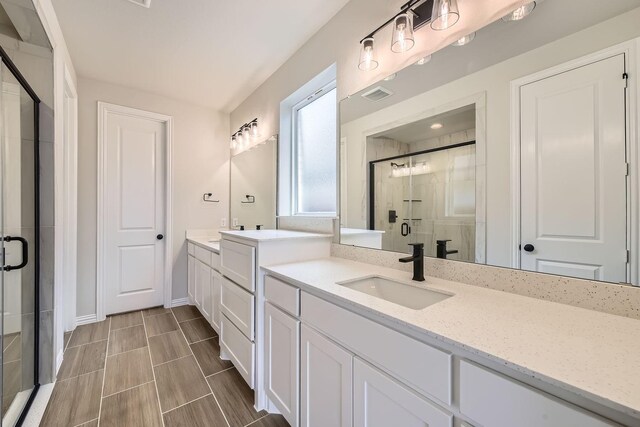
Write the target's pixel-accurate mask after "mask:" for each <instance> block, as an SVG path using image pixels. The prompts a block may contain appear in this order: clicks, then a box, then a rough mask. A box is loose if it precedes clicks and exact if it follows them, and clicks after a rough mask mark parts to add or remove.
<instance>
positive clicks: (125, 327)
mask: <svg viewBox="0 0 640 427" xmlns="http://www.w3.org/2000/svg"><path fill="white" fill-rule="evenodd" d="M143 322H144V320H143ZM136 326H142V323H138V324H137V325H130V326H124V327H122V328H115V329H111V325H109V333H111V332H113V331H121V330H123V329H131V328H135V327H136Z"/></svg>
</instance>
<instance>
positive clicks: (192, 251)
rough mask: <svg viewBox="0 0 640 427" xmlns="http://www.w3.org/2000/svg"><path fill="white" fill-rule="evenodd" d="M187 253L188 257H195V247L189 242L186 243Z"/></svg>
mask: <svg viewBox="0 0 640 427" xmlns="http://www.w3.org/2000/svg"><path fill="white" fill-rule="evenodd" d="M187 253H188V254H189V255H192V256H195V254H196V245H194V244H193V243H191V242H187Z"/></svg>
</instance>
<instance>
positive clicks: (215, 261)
mask: <svg viewBox="0 0 640 427" xmlns="http://www.w3.org/2000/svg"><path fill="white" fill-rule="evenodd" d="M211 268H213V269H214V270H217V271H220V254H219V253H217V252H213V251H212V252H211Z"/></svg>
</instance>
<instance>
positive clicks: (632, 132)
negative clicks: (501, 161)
mask: <svg viewBox="0 0 640 427" xmlns="http://www.w3.org/2000/svg"><path fill="white" fill-rule="evenodd" d="M639 51H640V38H637V39H633V40H630V41H627V42H624V43H620V44H617V45H614V46H611V47H609V48H607V49H603V50H600V51H597V52H593V53H591V54H589V55H585V56H583V57H580V58H577V59H574V60H571V61H568V62H564V63H562V64H559V65H556V66H554V67H551V68H548V69H546V70H542V71H539V72H536V73H533V74H530V75H527V76H524V77H521V78H519V79H516V80H512V81H511V85H510V90H511V108H510V111H511V118H510V122H511V137H510V148H511V233H510V234H511V237H510V242H511V248H512V249H511V251H510V254H511V264H510V265H511V267H512V268H517V269H519V268H520V250H519V249H518V246H519V245H520V185H521V184H520V89H521V87H522V86H524V85H527V84H530V83H533V82H536V81H538V80H542V79H546V78H549V77H552V76H555V75H557V74H561V73H565V72H567V71H571V70H573V69H576V68H580V67H583V66H585V65H589V64H592V63H594V62H598V61H602V60H604V59H607V58H611V57H613V56H616V55H620V54H624V55H625V66H626V72H627V73H628V74H629V88H628V90H627V135H628V139H627V155H628V159H629V163H630V164H631V171H630V178H629V182H630V186H629V187H630V188H629V193H628V194H629V210H628V212H629V215H628V217H627V223H628V228H629V229H630V236H629V247H630V249H631V253H632V254H634V253H635V254H636V256H635V257H632V258H631V262H630V279H629V280H630V282H631V283H638V278H639V274H638V266H639V265H640V252H639V249H640V228H639V227H638V224H640V222H639V221H640V208H639V202H640V173H639V172H640V147H639V146H638V137H639V135H640V132H639V129H638V125H639V124H640V117H638V104H637V102H638V99H640V88H639V87H638V86H639V85H638V84H637V82H638V80H637V79H636V72H637V70H640V55H637V52H639ZM620 78H621V79H622V76H620ZM634 87H635V91H634Z"/></svg>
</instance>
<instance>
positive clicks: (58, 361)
mask: <svg viewBox="0 0 640 427" xmlns="http://www.w3.org/2000/svg"><path fill="white" fill-rule="evenodd" d="M63 360H64V349H62V350H60V351H59V352H58V355H57V356H56V373H55V375H54V376H57V375H58V371H60V366H62V361H63Z"/></svg>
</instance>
